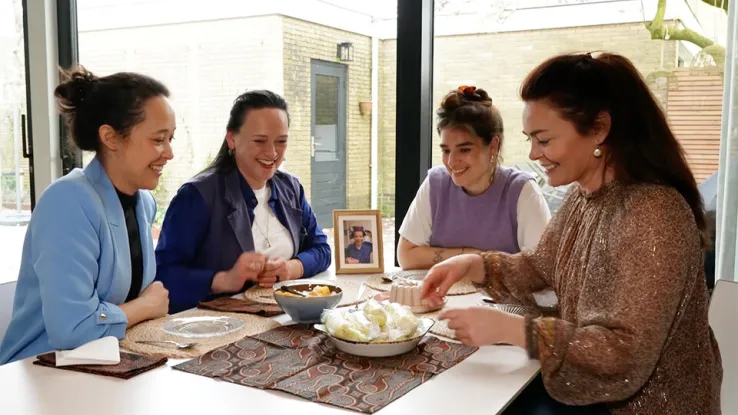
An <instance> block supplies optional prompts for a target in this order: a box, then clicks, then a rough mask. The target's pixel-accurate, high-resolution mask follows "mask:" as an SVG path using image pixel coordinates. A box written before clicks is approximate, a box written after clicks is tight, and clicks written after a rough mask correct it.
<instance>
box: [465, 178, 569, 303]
mask: <svg viewBox="0 0 738 415" xmlns="http://www.w3.org/2000/svg"><path fill="white" fill-rule="evenodd" d="M571 197H572V193H571V192H569V194H567V196H566V197H565V198H564V202H563V203H562V205H561V208H560V209H559V211H558V212H557V213H556V215H554V217H553V218H552V219H551V221H550V222H549V223H548V226H547V227H546V230H545V231H544V232H543V235H541V239H540V240H539V241H538V245H537V246H536V247H535V249H533V250H524V251H523V252H520V253H517V254H507V253H503V252H483V253H481V254H480V255H481V256H482V258H483V259H484V268H485V279H484V282H482V283H481V284H478V287H479V288H482V289H484V290H485V291H487V293H488V294H489V295H490V296H491V297H492V298H494V299H495V300H496V301H498V302H505V303H512V304H521V305H525V306H528V307H531V308H535V307H537V304H536V301H535V299H534V297H533V293H534V292H537V291H540V290H542V289H544V288H548V287H552V286H553V283H552V282H553V276H554V264H555V259H556V250H557V249H558V246H559V239H560V235H561V227H562V226H564V222H565V218H566V217H567V215H568V214H569V205H570V203H569V199H570V198H571Z"/></svg>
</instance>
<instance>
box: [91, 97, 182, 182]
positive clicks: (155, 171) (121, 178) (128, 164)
mask: <svg viewBox="0 0 738 415" xmlns="http://www.w3.org/2000/svg"><path fill="white" fill-rule="evenodd" d="M143 109H144V119H143V121H141V122H140V123H138V124H136V125H135V126H134V127H133V129H131V132H130V134H129V135H128V137H124V138H122V137H120V136H118V134H117V133H116V132H115V130H114V129H113V128H112V127H110V126H109V125H103V126H101V127H100V129H99V134H100V138H101V140H102V142H103V146H104V147H105V156H104V165H105V168H106V171H107V173H108V176H109V177H110V180H111V181H112V182H113V185H114V186H115V187H116V188H117V189H118V190H119V191H121V192H123V193H126V194H131V195H132V194H133V193H135V192H136V191H137V190H139V189H147V190H153V189H155V188H156V186H157V185H158V184H159V177H160V176H161V174H162V170H163V169H164V165H165V164H166V163H167V161H169V160H171V159H172V158H173V157H174V154H173V153H172V147H171V141H172V139H173V138H174V130H175V129H176V124H175V123H176V121H175V117H174V110H173V109H172V107H171V105H170V104H169V100H168V99H167V98H165V97H163V96H158V97H154V98H150V99H149V100H148V101H146V103H145V104H144V106H143Z"/></svg>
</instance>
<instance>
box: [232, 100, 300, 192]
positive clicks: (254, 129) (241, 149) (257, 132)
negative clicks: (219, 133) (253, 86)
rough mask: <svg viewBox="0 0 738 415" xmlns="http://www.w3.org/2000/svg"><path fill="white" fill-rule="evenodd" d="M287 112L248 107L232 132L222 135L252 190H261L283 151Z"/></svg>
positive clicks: (276, 166)
mask: <svg viewBox="0 0 738 415" xmlns="http://www.w3.org/2000/svg"><path fill="white" fill-rule="evenodd" d="M288 134H289V126H288V120H287V113H286V112H285V111H283V110H280V109H276V108H261V109H252V110H249V111H248V112H247V113H246V118H245V119H244V122H243V125H241V128H240V129H239V130H238V132H236V133H232V132H229V133H228V134H227V135H226V140H227V142H228V148H230V149H234V150H235V157H236V164H237V165H238V169H239V170H240V171H241V174H242V175H243V176H244V178H245V179H246V182H247V183H248V184H249V186H251V188H252V189H261V188H263V187H264V186H265V185H266V182H267V181H268V180H269V179H271V178H272V176H274V173H275V172H276V171H277V168H279V166H280V165H281V164H282V161H283V160H284V153H285V151H286V150H287V138H288Z"/></svg>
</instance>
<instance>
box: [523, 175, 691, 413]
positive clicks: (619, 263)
mask: <svg viewBox="0 0 738 415" xmlns="http://www.w3.org/2000/svg"><path fill="white" fill-rule="evenodd" d="M639 193H640V194H637V195H634V197H632V198H631V199H630V202H629V203H632V206H630V208H628V209H627V210H626V211H625V212H623V216H622V217H621V218H620V220H616V221H614V223H612V226H610V227H608V228H606V229H608V230H609V231H612V232H613V234H612V235H603V236H602V237H603V238H607V239H608V246H609V247H610V251H609V258H608V262H609V266H608V267H607V268H606V269H605V270H603V271H601V272H600V273H598V274H596V275H592V276H590V278H597V279H598V280H597V281H596V282H597V283H598V284H599V285H598V286H597V289H596V290H593V291H583V292H582V296H581V297H580V298H579V301H578V303H579V310H578V315H579V316H581V320H580V321H578V322H577V323H576V324H575V323H572V322H568V321H564V320H560V319H555V318H539V319H536V320H533V321H529V322H528V324H527V339H528V345H529V347H528V349H529V354H531V355H532V356H533V357H535V358H538V359H539V360H540V361H541V372H542V374H543V378H544V382H545V384H546V389H547V391H548V392H549V393H550V394H551V396H552V397H554V398H555V399H557V400H559V401H561V402H564V403H567V404H590V403H595V402H607V401H620V400H624V399H628V398H629V397H631V396H632V395H633V394H635V393H636V392H637V391H638V390H640V389H641V388H642V387H643V386H644V384H645V383H646V382H647V381H648V379H649V378H650V377H651V375H652V373H653V371H654V369H655V367H656V364H657V362H658V361H659V359H660V357H661V351H662V349H663V347H664V344H665V342H666V339H667V338H668V335H669V333H670V330H671V328H672V326H673V324H674V319H675V318H676V315H677V310H678V308H679V304H680V303H681V301H682V299H683V298H684V295H685V293H687V292H688V288H687V286H688V285H690V284H695V281H694V278H695V273H697V269H698V267H700V265H701V248H700V240H699V232H698V230H697V227H696V225H695V222H694V217H693V216H692V213H691V211H690V209H689V207H688V206H687V204H686V202H684V200H683V199H682V198H681V196H680V195H679V194H678V193H676V191H674V190H673V189H665V188H655V187H653V186H652V187H650V190H649V191H648V192H639ZM603 229H605V228H603ZM594 282H595V281H592V283H594ZM701 283H703V282H701ZM587 293H589V294H590V295H589V296H587V295H586V294H587ZM603 296H605V297H604V298H607V300H606V301H604V300H603Z"/></svg>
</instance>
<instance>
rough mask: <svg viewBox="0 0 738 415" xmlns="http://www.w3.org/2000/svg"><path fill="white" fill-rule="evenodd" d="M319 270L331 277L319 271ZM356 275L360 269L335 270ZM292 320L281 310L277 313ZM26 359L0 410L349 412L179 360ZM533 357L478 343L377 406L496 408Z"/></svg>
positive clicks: (391, 410)
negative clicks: (184, 367) (49, 362)
mask: <svg viewBox="0 0 738 415" xmlns="http://www.w3.org/2000/svg"><path fill="white" fill-rule="evenodd" d="M320 278H329V279H330V278H334V277H333V276H326V275H321V276H320ZM338 278H341V279H344V278H346V279H357V280H360V279H362V278H365V277H362V276H339V277H338ZM480 298H481V295H479V294H472V295H465V296H454V297H449V303H448V307H450V308H453V307H466V306H471V305H476V303H477V302H478V301H479V299H480ZM275 319H276V320H277V321H279V322H280V323H283V324H285V323H290V322H291V321H290V320H289V318H288V317H287V316H285V315H281V316H277V317H275ZM33 360H34V359H26V360H22V361H19V362H15V363H10V364H7V365H4V366H0V388H2V389H0V390H2V393H0V414H3V415H15V414H18V415H21V414H22V415H42V414H43V415H47V414H54V415H87V414H89V415H99V414H100V413H103V414H106V415H124V414H125V415H131V414H136V415H144V414H176V415H182V414H197V413H199V414H206V413H223V414H229V413H234V414H235V413H238V412H240V411H248V413H251V414H258V413H259V412H262V413H264V414H268V413H292V414H300V415H307V414H318V413H320V414H351V413H357V412H354V411H350V410H347V409H342V408H337V407H333V406H330V405H325V404H318V403H314V402H310V401H308V400H305V399H302V398H298V397H294V396H292V395H290V394H288V393H284V392H279V391H267V390H261V389H256V388H251V387H246V386H241V385H234V384H231V383H227V382H224V381H220V380H216V379H212V378H208V377H203V376H198V375H193V374H190V373H185V372H182V371H179V370H174V369H171V368H170V367H171V366H173V365H176V364H178V363H180V362H182V361H183V360H174V359H170V360H169V362H168V364H167V366H164V367H160V368H157V369H154V370H151V371H149V372H146V373H144V374H141V375H138V376H136V377H134V378H131V379H128V380H121V379H115V378H110V377H104V376H95V375H90V374H85V373H78V372H72V371H67V370H58V369H50V368H45V367H40V366H35V365H33V364H32V361H33ZM538 370H539V365H538V362H537V361H534V360H529V359H528V358H527V356H526V353H525V351H524V350H522V349H520V348H518V347H513V346H488V347H482V348H481V349H480V350H479V351H477V352H476V353H474V354H472V355H471V356H470V357H469V358H467V359H466V360H464V361H463V362H461V363H459V364H457V365H456V366H454V367H452V368H451V369H448V370H446V371H445V372H443V373H441V374H440V375H437V376H434V377H433V378H431V379H430V380H429V381H427V382H426V383H424V384H422V385H420V386H418V387H417V388H415V389H413V390H412V391H410V392H409V393H408V394H407V395H405V396H403V397H401V398H399V399H397V400H395V401H394V402H392V403H390V404H389V405H387V406H386V407H385V408H383V409H382V410H381V411H380V412H379V413H381V414H382V415H395V414H397V415H400V414H408V413H417V412H418V409H419V408H423V412H424V413H425V414H426V415H434V414H453V413H460V414H467V413H488V414H490V413H492V414H493V413H500V412H501V411H502V410H503V409H504V408H505V407H506V406H507V405H508V404H509V403H510V402H511V401H512V400H513V398H514V397H515V396H517V395H518V394H519V393H520V391H521V390H522V389H523V388H524V387H525V385H527V384H528V383H529V382H530V381H531V380H532V379H533V377H534V376H535V375H536V374H537V373H538Z"/></svg>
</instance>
